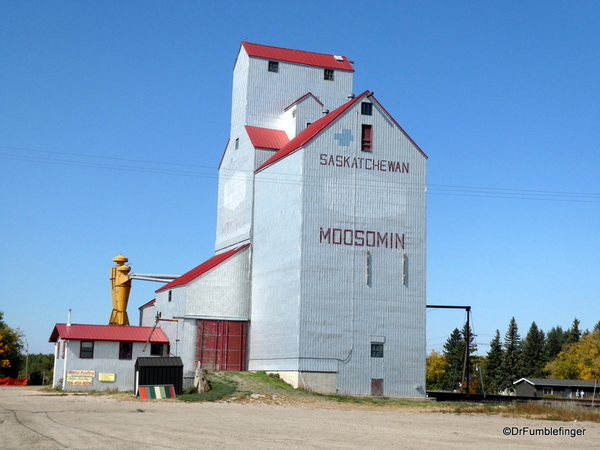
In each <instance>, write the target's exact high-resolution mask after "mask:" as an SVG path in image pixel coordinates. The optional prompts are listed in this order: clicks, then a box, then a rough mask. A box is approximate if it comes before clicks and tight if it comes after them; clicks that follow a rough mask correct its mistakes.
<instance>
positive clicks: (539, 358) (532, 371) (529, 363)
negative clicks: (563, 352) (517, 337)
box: [521, 322, 546, 378]
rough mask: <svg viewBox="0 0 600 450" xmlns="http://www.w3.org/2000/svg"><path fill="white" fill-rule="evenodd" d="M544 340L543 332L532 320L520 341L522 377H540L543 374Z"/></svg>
mask: <svg viewBox="0 0 600 450" xmlns="http://www.w3.org/2000/svg"><path fill="white" fill-rule="evenodd" d="M545 341H546V337H545V335H544V332H543V331H542V330H540V329H539V328H538V326H537V325H536V323H535V322H533V323H532V324H531V327H530V328H529V332H528V333H527V336H526V337H525V340H523V343H522V349H523V352H522V354H521V369H522V375H523V376H524V377H531V378H542V377H543V376H544V366H545V365H546V357H545V354H544V347H545V343H546V342H545Z"/></svg>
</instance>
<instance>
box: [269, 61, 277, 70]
mask: <svg viewBox="0 0 600 450" xmlns="http://www.w3.org/2000/svg"><path fill="white" fill-rule="evenodd" d="M269 72H275V73H277V72H279V63H278V62H277V61H269Z"/></svg>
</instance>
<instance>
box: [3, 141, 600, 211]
mask: <svg viewBox="0 0 600 450" xmlns="http://www.w3.org/2000/svg"><path fill="white" fill-rule="evenodd" d="M0 149H7V150H16V151H19V152H33V153H37V154H40V153H41V154H46V155H62V156H66V157H68V158H70V159H59V158H52V157H42V156H33V155H26V154H25V155H23V154H7V153H0V159H8V160H17V161H25V162H33V163H42V164H56V165H64V166H75V167H87V168H96V169H106V170H120V171H128V172H141V173H151V174H161V175H171V176H186V177H195V178H212V179H216V178H218V177H219V173H218V170H217V168H216V167H211V166H204V165H196V164H185V163H173V162H166V161H153V160H143V159H134V158H122V157H112V156H101V155H85V154H79V153H71V152H58V151H49V150H38V149H30V148H20V147H8V146H0ZM76 158H79V159H76ZM89 159H92V161H90V160H89ZM94 160H112V161H116V162H117V163H115V164H112V163H101V162H97V161H94ZM118 162H122V163H127V164H119V163H118ZM165 166H168V167H165ZM176 167H181V168H182V169H176ZM183 168H189V169H205V170H184V169H183ZM227 172H228V170H222V171H221V175H222V176H224V177H226V178H229V179H232V180H236V179H238V180H240V181H249V180H250V177H251V176H252V173H253V171H251V170H231V172H232V173H231V175H228V174H227ZM362 178H364V177H359V176H357V174H356V173H353V172H350V171H349V172H347V173H346V174H342V175H341V176H340V177H338V178H336V179H335V185H337V186H348V187H350V186H353V187H358V188H361V187H363V188H365V189H366V188H368V189H369V190H370V191H371V192H384V191H385V192H389V193H394V194H402V193H404V194H407V193H408V192H409V191H412V192H419V191H421V192H423V191H426V192H427V194H428V195H445V196H461V197H482V198H497V199H509V200H538V201H539V200H543V201H559V202H578V203H599V202H600V193H586V192H564V191H546V190H528V189H513V188H489V187H482V186H464V185H443V184H428V185H427V186H425V185H424V184H422V183H411V182H410V181H407V180H404V179H401V180H399V182H391V181H385V180H367V179H362ZM257 182H258V183H271V184H280V185H300V184H304V185H305V186H307V187H311V186H313V187H318V188H321V187H323V183H324V182H323V179H322V177H311V176H308V175H306V174H303V175H292V174H285V173H281V172H273V171H270V172H269V174H268V175H267V176H264V175H263V176H262V177H261V178H260V179H258V180H257Z"/></svg>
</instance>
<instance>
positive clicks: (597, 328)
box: [594, 321, 600, 331]
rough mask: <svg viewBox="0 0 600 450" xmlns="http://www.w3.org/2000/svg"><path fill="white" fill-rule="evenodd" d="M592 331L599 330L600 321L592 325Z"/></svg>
mask: <svg viewBox="0 0 600 450" xmlns="http://www.w3.org/2000/svg"><path fill="white" fill-rule="evenodd" d="M594 331H600V321H598V323H597V324H596V325H594Z"/></svg>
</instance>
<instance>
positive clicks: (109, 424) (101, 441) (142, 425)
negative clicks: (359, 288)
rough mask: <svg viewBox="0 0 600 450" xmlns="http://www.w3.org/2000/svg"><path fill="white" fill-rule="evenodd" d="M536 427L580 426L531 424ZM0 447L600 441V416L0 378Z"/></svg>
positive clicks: (492, 445)
mask: <svg viewBox="0 0 600 450" xmlns="http://www.w3.org/2000/svg"><path fill="white" fill-rule="evenodd" d="M506 427H508V431H509V432H510V433H515V432H517V433H523V431H521V430H523V427H529V428H528V430H527V431H525V434H524V435H523V434H521V435H518V436H515V435H505V434H504V433H505V431H504V429H505V428H506ZM561 427H562V428H561ZM537 429H540V430H541V431H540V432H541V433H548V432H549V433H552V432H553V430H556V431H555V432H557V433H565V432H566V431H565V430H574V433H580V435H579V436H575V437H569V436H565V435H563V436H560V435H549V436H544V435H530V434H529V430H537ZM546 430H549V431H546ZM0 448H1V449H6V450H8V449H28V450H30V449H61V448H70V449H129V450H133V449H148V450H153V449H205V448H208V449H238V448H244V449H286V450H290V449H313V448H314V449H453V448H460V449H467V450H468V449H473V450H475V449H477V450H481V449H484V450H493V449H504V448H514V449H517V448H518V449H530V448H531V449H532V448H544V449H567V448H568V449H588V448H596V449H598V448H600V424H597V423H590V422H578V423H574V422H551V421H536V420H527V419H511V418H503V417H499V416H485V415H470V414H465V415H457V414H443V413H415V412H399V411H368V410H358V409H339V408H337V409H326V408H320V407H314V406H312V407H311V406H310V405H274V404H266V403H260V402H255V403H246V404H243V403H182V402H177V401H170V400H163V401H138V400H122V399H119V398H114V397H111V396H90V395H74V394H69V395H64V394H63V395H61V394H55V393H49V392H44V391H39V390H35V389H33V388H29V387H0Z"/></svg>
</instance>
